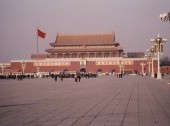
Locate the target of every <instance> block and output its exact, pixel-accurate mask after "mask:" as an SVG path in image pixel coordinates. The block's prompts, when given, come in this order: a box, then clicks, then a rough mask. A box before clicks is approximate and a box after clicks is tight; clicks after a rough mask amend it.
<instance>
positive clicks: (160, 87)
mask: <svg viewBox="0 0 170 126" xmlns="http://www.w3.org/2000/svg"><path fill="white" fill-rule="evenodd" d="M0 126H170V85H168V84H167V81H166V80H156V79H153V78H149V77H141V76H126V77H124V78H116V77H113V76H103V77H98V78H90V79H86V78H82V80H81V82H74V79H70V78H64V81H60V80H58V81H57V82H55V81H54V80H53V79H51V78H45V79H43V78H42V79H30V80H28V79H25V80H23V81H17V80H0Z"/></svg>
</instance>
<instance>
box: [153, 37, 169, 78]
mask: <svg viewBox="0 0 170 126" xmlns="http://www.w3.org/2000/svg"><path fill="white" fill-rule="evenodd" d="M150 41H151V42H153V43H154V52H155V53H157V55H158V72H157V79H161V78H162V75H161V72H160V53H163V43H165V42H166V39H164V38H161V37H160V36H159V35H158V37H157V38H154V39H151V40H150Z"/></svg>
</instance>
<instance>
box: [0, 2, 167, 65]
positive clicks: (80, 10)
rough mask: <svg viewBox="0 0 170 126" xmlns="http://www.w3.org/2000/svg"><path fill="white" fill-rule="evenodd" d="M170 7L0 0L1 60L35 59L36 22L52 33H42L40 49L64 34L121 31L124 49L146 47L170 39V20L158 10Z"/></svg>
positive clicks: (136, 49) (119, 34) (149, 4)
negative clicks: (160, 16)
mask: <svg viewBox="0 0 170 126" xmlns="http://www.w3.org/2000/svg"><path fill="white" fill-rule="evenodd" d="M169 11H170V0H0V62H9V61H10V60H14V59H30V56H31V54H33V53H34V54H35V53H36V41H37V40H36V32H37V31H36V28H37V26H38V27H39V28H40V29H41V30H42V31H44V32H46V33H47V37H46V39H39V53H46V52H45V51H44V50H45V49H47V48H51V47H50V45H49V43H50V42H53V41H55V39H56V34H57V32H60V33H63V34H90V33H93V34H94V33H110V32H112V31H114V32H115V33H116V41H118V42H120V44H121V46H123V48H124V50H125V52H134V51H138V52H145V50H146V49H148V48H150V46H151V43H150V42H149V40H150V39H151V38H155V37H156V36H157V34H160V36H162V37H163V38H166V39H168V40H167V43H165V51H164V56H166V55H168V56H170V49H169V48H170V21H169V22H162V21H161V20H160V19H159V15H160V14H162V13H167V12H169Z"/></svg>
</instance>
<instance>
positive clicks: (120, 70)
mask: <svg viewBox="0 0 170 126" xmlns="http://www.w3.org/2000/svg"><path fill="white" fill-rule="evenodd" d="M122 63H123V61H122V60H121V59H120V60H119V73H120V74H121V73H122Z"/></svg>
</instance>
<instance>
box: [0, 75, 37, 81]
mask: <svg viewBox="0 0 170 126" xmlns="http://www.w3.org/2000/svg"><path fill="white" fill-rule="evenodd" d="M25 78H27V79H33V78H35V75H34V74H32V75H24V74H17V75H16V74H10V75H0V79H5V80H11V79H13V80H23V79H25Z"/></svg>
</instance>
